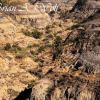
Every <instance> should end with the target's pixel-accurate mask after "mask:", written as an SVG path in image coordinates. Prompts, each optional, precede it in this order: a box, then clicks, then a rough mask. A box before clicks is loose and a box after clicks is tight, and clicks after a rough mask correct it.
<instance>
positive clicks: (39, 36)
mask: <svg viewBox="0 0 100 100" xmlns="http://www.w3.org/2000/svg"><path fill="white" fill-rule="evenodd" d="M24 34H25V35H26V36H30V37H34V38H36V39H40V38H41V36H42V33H41V32H39V31H37V30H33V31H32V32H29V31H28V32H24Z"/></svg>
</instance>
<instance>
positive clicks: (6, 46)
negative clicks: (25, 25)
mask: <svg viewBox="0 0 100 100" xmlns="http://www.w3.org/2000/svg"><path fill="white" fill-rule="evenodd" d="M11 48H12V46H11V44H10V43H7V44H6V45H5V47H4V50H10V49H11Z"/></svg>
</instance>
